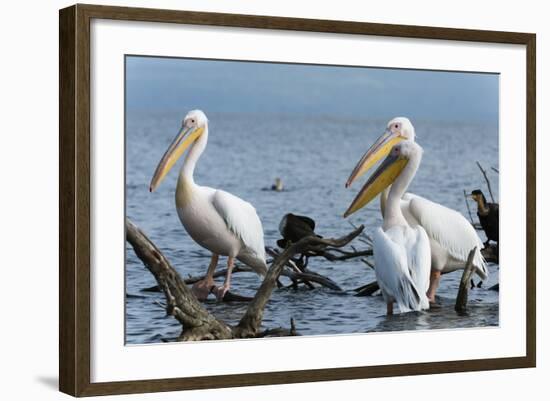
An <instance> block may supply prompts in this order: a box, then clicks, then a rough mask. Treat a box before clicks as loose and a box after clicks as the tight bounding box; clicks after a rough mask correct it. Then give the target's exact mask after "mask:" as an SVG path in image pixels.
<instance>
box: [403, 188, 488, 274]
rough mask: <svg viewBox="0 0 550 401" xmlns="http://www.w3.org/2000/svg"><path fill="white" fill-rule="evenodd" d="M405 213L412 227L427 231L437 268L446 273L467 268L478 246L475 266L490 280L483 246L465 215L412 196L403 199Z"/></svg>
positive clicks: (478, 272) (477, 270) (474, 261)
mask: <svg viewBox="0 0 550 401" xmlns="http://www.w3.org/2000/svg"><path fill="white" fill-rule="evenodd" d="M401 210H402V211H403V215H404V216H405V219H406V220H407V222H408V223H409V224H410V225H411V226H415V225H420V226H422V227H423V228H424V229H425V230H426V233H427V234H428V237H429V239H430V245H431V249H432V252H431V253H432V259H433V261H434V262H435V263H434V264H433V266H434V268H437V269H438V270H440V271H441V272H442V273H449V272H452V271H454V270H458V269H463V268H464V264H465V263H466V261H467V259H468V255H469V253H470V251H471V250H472V249H474V247H477V251H476V253H475V255H474V260H473V265H474V266H475V267H476V273H477V274H478V275H479V277H481V279H483V280H485V279H486V278H487V276H488V274H489V271H488V270H487V264H486V262H485V259H484V258H483V255H482V254H481V249H483V243H482V242H481V239H480V238H479V236H478V235H477V233H476V231H475V229H474V228H473V227H472V225H471V224H470V222H468V220H466V219H465V218H464V216H462V214H460V213H458V212H457V211H455V210H452V209H449V208H448V207H445V206H443V205H440V204H439V203H435V202H432V201H430V200H428V199H425V198H423V197H421V196H418V195H415V194H411V193H407V194H405V196H404V197H403V200H402V202H401Z"/></svg>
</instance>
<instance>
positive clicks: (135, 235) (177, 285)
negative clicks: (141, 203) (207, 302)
mask: <svg viewBox="0 0 550 401" xmlns="http://www.w3.org/2000/svg"><path fill="white" fill-rule="evenodd" d="M126 239H127V240H128V242H129V243H130V244H131V245H132V247H133V248H134V251H135V252H136V255H137V256H138V257H139V258H140V259H141V260H142V261H143V263H144V264H145V267H147V269H148V270H149V271H150V272H151V274H153V276H154V277H155V279H156V281H157V283H158V285H159V287H160V289H161V290H162V292H163V293H164V296H165V297H166V313H167V314H168V315H171V316H174V317H175V318H176V319H177V320H178V321H179V322H180V323H181V325H182V328H183V329H182V333H181V335H180V339H181V340H205V339H210V340H214V339H218V340H220V339H228V338H231V337H232V336H233V333H232V331H231V328H230V327H229V326H228V325H226V324H225V323H223V322H221V321H219V320H218V319H216V318H215V317H214V316H212V315H211V314H210V313H209V312H208V311H207V310H206V309H205V308H204V307H203V306H202V305H201V304H200V302H199V301H198V300H197V298H196V297H195V295H194V294H193V293H192V292H191V290H190V289H189V288H188V287H187V286H186V285H185V283H184V282H183V280H182V279H181V277H180V275H179V274H178V272H177V271H176V270H175V269H174V268H173V267H172V265H171V264H170V262H168V260H167V259H166V257H165V256H164V255H163V254H162V252H160V250H159V249H158V248H157V247H156V245H155V244H153V242H151V241H150V240H149V238H147V236H146V235H145V234H144V233H143V232H142V231H141V230H140V229H139V228H138V227H137V226H136V225H135V224H133V223H132V222H131V221H130V220H129V219H126Z"/></svg>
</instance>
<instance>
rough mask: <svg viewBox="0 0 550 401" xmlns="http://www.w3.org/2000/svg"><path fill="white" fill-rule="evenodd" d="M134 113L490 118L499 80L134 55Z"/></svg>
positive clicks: (129, 71) (130, 87)
mask: <svg viewBox="0 0 550 401" xmlns="http://www.w3.org/2000/svg"><path fill="white" fill-rule="evenodd" d="M126 80H127V81H126V82H127V87H126V90H127V106H128V109H129V110H151V109H153V110H170V111H172V110H183V111H187V110H189V109H193V108H200V109H203V110H204V111H205V112H206V113H208V112H246V113H256V112H262V113H264V112H269V113H297V114H308V115H334V114H337V115H340V116H345V117H347V116H349V117H353V116H355V117H357V118H388V117H391V116H396V115H403V116H407V117H410V118H413V119H431V120H433V119H435V120H453V121H463V120H484V121H486V120H492V121H495V122H496V121H497V118H498V81H499V79H498V75H496V74H478V73H457V72H438V71H415V70H395V69H381V68H363V67H360V68H357V67H333V66H319V65H297V64H272V63H253V62H239V61H211V60H193V59H176V58H153V57H136V56H129V57H127V59H126Z"/></svg>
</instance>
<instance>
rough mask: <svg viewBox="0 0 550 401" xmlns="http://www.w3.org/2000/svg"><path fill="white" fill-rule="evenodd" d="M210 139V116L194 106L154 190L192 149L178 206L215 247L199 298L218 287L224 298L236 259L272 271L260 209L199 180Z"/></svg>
mask: <svg viewBox="0 0 550 401" xmlns="http://www.w3.org/2000/svg"><path fill="white" fill-rule="evenodd" d="M207 141H208V119H207V118H206V115H205V114H204V113H203V112H202V111H200V110H193V111H190V112H189V113H188V114H187V115H186V116H185V119H184V120H183V123H182V127H181V129H180V130H179V132H178V134H177V135H176V137H175V139H174V140H173V142H172V144H171V145H170V146H169V148H168V150H167V151H166V153H165V154H164V156H163V157H162V159H161V161H160V163H159V165H158V166H157V169H156V171H155V174H154V175H153V179H152V180H151V185H150V187H149V190H150V191H151V192H153V191H154V190H155V189H156V188H157V187H158V186H159V185H160V183H161V182H162V180H163V179H164V177H165V176H166V174H168V172H169V171H170V169H171V168H172V167H173V166H174V164H175V163H176V161H177V160H178V159H179V158H180V157H181V155H182V154H183V153H184V152H185V150H186V149H188V148H189V152H188V153H187V157H186V158H185V162H184V163H183V166H182V168H181V170H180V173H179V176H178V182H177V185H176V209H177V212H178V216H179V218H180V220H181V223H182V224H183V227H184V228H185V230H186V231H187V233H188V234H189V235H190V236H191V238H193V240H194V241H195V242H196V243H198V244H199V245H200V246H202V247H203V248H206V249H208V250H209V251H210V252H212V259H211V261H210V265H209V266H208V270H207V273H206V277H205V278H204V280H201V281H199V282H198V283H196V284H195V285H194V286H193V292H194V293H195V295H196V296H197V298H198V299H200V300H204V299H206V298H207V297H208V295H209V294H210V293H211V292H213V293H214V294H215V295H216V296H217V298H218V300H221V299H223V297H224V295H225V293H226V292H227V291H228V290H229V288H230V286H231V272H232V270H233V266H234V260H235V259H238V260H240V261H241V262H243V263H244V264H246V265H248V266H250V267H251V268H252V269H253V270H254V271H255V272H256V273H258V274H259V275H260V276H264V275H265V273H266V272H267V265H266V261H265V248H264V233H263V228H262V222H261V221H260V218H259V217H258V215H257V213H256V209H254V207H253V206H252V205H251V204H250V203H248V202H245V201H244V200H242V199H240V198H238V197H236V196H235V195H232V194H230V193H229V192H225V191H222V190H220V189H214V188H210V187H204V186H201V185H197V184H195V181H194V180H193V172H194V171H195V165H196V164H197V161H198V160H199V157H200V156H201V154H202V152H203V151H204V149H205V148H206V143H207ZM220 255H221V256H227V275H226V278H225V282H224V284H223V285H222V286H220V287H217V286H216V285H215V284H214V278H213V276H214V271H215V270H216V267H217V264H218V258H219V256H220Z"/></svg>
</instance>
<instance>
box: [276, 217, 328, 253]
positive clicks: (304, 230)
mask: <svg viewBox="0 0 550 401" xmlns="http://www.w3.org/2000/svg"><path fill="white" fill-rule="evenodd" d="M279 232H280V233H281V235H282V236H283V238H281V239H279V240H277V245H278V246H279V247H280V248H283V249H284V248H286V247H287V246H289V245H291V244H294V243H296V242H298V241H300V240H301V239H302V238H304V237H308V236H310V235H315V236H317V237H319V238H322V237H321V236H320V235H317V234H315V221H314V220H313V219H312V218H310V217H307V216H299V215H296V214H292V213H287V214H285V215H284V217H283V218H282V219H281V222H280V223H279Z"/></svg>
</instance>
